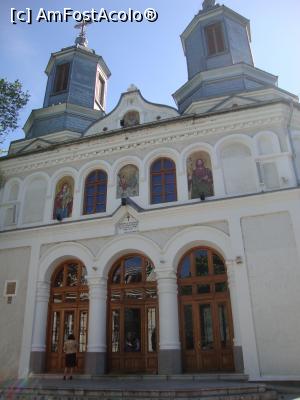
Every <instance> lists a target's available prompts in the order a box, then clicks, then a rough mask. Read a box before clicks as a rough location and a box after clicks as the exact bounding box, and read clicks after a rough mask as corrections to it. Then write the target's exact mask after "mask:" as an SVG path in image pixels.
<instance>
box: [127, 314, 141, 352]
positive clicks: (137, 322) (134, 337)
mask: <svg viewBox="0 0 300 400" xmlns="http://www.w3.org/2000/svg"><path fill="white" fill-rule="evenodd" d="M124 334H125V352H131V351H133V352H140V351H141V310H140V309H139V308H125V315H124Z"/></svg>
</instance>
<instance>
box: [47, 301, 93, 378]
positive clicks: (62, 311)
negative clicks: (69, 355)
mask: <svg viewBox="0 0 300 400" xmlns="http://www.w3.org/2000/svg"><path fill="white" fill-rule="evenodd" d="M50 327H51V328H50V332H49V336H48V354H47V371H49V372H61V371H63V369H64V368H65V353H64V351H63V346H64V342H65V341H66V340H67V338H68V336H69V335H71V334H73V335H74V336H75V338H76V341H78V339H79V343H78V346H77V357H76V358H77V365H76V371H77V372H83V371H84V358H85V352H86V346H87V328H88V309H86V308H57V309H53V307H52V311H51V316H50Z"/></svg>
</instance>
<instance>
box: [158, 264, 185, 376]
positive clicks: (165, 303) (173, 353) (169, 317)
mask: <svg viewBox="0 0 300 400" xmlns="http://www.w3.org/2000/svg"><path fill="white" fill-rule="evenodd" d="M156 276H157V283H158V299H159V357H158V372H159V374H178V373H181V369H182V368H181V350H180V340H179V319H178V297H177V279H176V274H175V273H174V271H173V270H172V269H171V268H168V269H165V270H163V271H157V272H156Z"/></svg>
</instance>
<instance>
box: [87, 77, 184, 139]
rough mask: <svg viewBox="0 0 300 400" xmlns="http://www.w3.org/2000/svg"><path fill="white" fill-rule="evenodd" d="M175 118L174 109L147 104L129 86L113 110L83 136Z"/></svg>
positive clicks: (140, 95) (133, 88) (137, 92)
mask: <svg viewBox="0 0 300 400" xmlns="http://www.w3.org/2000/svg"><path fill="white" fill-rule="evenodd" d="M177 116H179V113H178V111H177V110H176V109H175V108H173V107H170V106H166V105H162V104H156V103H150V102H148V101H147V100H145V99H144V97H143V96H142V94H141V92H140V91H139V90H138V89H137V88H136V87H135V86H134V85H131V86H130V87H129V88H128V90H127V92H125V93H123V94H122V95H121V97H120V100H119V102H118V104H117V106H116V107H115V108H114V110H113V111H112V112H111V113H109V114H108V115H106V116H105V117H104V118H101V119H100V120H99V121H96V122H95V123H94V124H93V125H91V126H90V127H89V128H88V129H87V131H86V132H85V134H84V136H89V135H96V134H101V133H105V132H108V131H114V130H118V129H122V128H130V127H134V126H138V125H143V124H147V123H150V122H156V121H160V120H163V119H168V118H174V117H177Z"/></svg>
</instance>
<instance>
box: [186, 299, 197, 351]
mask: <svg viewBox="0 0 300 400" xmlns="http://www.w3.org/2000/svg"><path fill="white" fill-rule="evenodd" d="M183 314H184V336H185V348H186V350H193V349H194V327H193V308H192V305H190V304H189V305H185V306H184V309H183Z"/></svg>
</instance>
